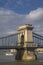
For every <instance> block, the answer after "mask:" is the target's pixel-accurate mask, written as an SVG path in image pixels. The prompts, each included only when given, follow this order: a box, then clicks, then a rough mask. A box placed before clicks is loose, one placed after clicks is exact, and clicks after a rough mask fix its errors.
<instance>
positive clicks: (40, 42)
mask: <svg viewBox="0 0 43 65" xmlns="http://www.w3.org/2000/svg"><path fill="white" fill-rule="evenodd" d="M33 42H34V44H35V45H37V46H43V36H41V35H39V34H36V33H33Z"/></svg>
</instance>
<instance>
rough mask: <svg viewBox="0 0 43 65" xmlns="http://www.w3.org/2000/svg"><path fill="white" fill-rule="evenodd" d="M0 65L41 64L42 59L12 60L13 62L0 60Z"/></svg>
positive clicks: (42, 63)
mask: <svg viewBox="0 0 43 65" xmlns="http://www.w3.org/2000/svg"><path fill="white" fill-rule="evenodd" d="M0 65H43V60H37V61H28V62H23V61H13V62H0Z"/></svg>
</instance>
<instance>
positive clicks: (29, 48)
mask: <svg viewBox="0 0 43 65" xmlns="http://www.w3.org/2000/svg"><path fill="white" fill-rule="evenodd" d="M37 48H43V46H39V47H20V46H0V49H16V50H25V49H27V50H32V51H33V50H35V49H37Z"/></svg>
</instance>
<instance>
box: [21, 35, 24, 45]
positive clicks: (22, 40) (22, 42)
mask: <svg viewBox="0 0 43 65" xmlns="http://www.w3.org/2000/svg"><path fill="white" fill-rule="evenodd" d="M23 44H24V35H23V34H22V35H21V45H23Z"/></svg>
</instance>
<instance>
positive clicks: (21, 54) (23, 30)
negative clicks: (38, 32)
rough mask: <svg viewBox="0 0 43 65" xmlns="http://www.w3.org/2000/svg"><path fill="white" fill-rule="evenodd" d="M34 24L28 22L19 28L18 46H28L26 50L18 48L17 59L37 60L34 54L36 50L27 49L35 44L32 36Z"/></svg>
mask: <svg viewBox="0 0 43 65" xmlns="http://www.w3.org/2000/svg"><path fill="white" fill-rule="evenodd" d="M32 29H33V27H32V25H30V24H26V25H24V26H21V27H19V28H18V32H19V33H20V34H18V46H19V47H22V48H26V49H24V50H22V49H21V50H20V49H19V50H18V51H17V54H16V59H17V60H23V61H28V60H35V59H36V56H35V54H34V51H32V50H31V51H30V50H27V47H32V46H33V37H32Z"/></svg>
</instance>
